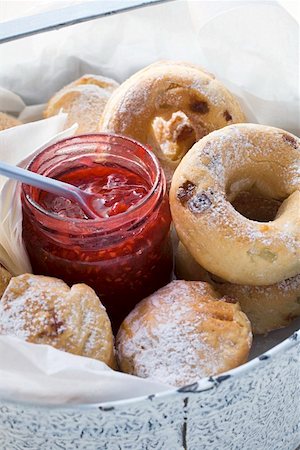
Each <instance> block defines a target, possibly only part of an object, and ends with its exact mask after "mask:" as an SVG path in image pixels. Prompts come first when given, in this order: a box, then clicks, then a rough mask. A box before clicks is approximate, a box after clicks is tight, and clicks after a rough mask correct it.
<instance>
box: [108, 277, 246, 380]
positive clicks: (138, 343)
mask: <svg viewBox="0 0 300 450" xmlns="http://www.w3.org/2000/svg"><path fill="white" fill-rule="evenodd" d="M251 343H252V333H251V327H250V322H249V320H248V319H247V317H246V315H245V314H244V313H243V312H242V311H241V309H240V306H239V304H238V303H232V302H231V300H230V299H229V298H226V297H222V296H221V295H220V294H218V293H217V292H216V291H215V290H214V288H213V287H212V286H210V285H209V284H208V283H203V282H197V281H196V282H192V281H179V280H178V281H173V282H172V283H170V284H168V285H167V286H165V287H163V288H162V289H159V290H158V291H157V292H155V293H154V294H152V295H150V296H149V297H147V298H146V299H144V300H143V301H141V302H140V303H139V304H138V305H137V306H136V307H135V309H134V310H133V311H132V312H131V313H130V314H129V316H128V317H127V318H126V319H125V320H124V322H123V324H122V325H121V327H120V330H119V332H118V336H117V341H116V346H117V358H118V362H119V365H120V368H121V370H123V371H124V372H127V373H130V374H133V375H137V376H140V377H143V378H146V377H151V378H153V379H156V380H158V381H161V382H163V383H167V384H170V385H174V386H182V385H185V384H190V383H193V382H195V381H196V380H199V379H200V378H202V377H206V376H211V375H217V374H219V373H221V372H224V371H226V370H229V369H232V368H234V367H237V366H239V365H240V364H243V363H244V362H246V361H247V358H248V354H249V350H250V347H251Z"/></svg>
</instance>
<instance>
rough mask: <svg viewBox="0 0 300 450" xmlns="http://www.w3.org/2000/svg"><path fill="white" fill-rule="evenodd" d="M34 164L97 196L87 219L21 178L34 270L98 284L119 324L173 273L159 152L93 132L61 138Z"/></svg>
mask: <svg viewBox="0 0 300 450" xmlns="http://www.w3.org/2000/svg"><path fill="white" fill-rule="evenodd" d="M29 169H30V170H32V171H34V172H38V173H40V174H43V175H46V176H50V177H52V178H56V179H59V180H62V181H65V182H67V183H70V184H73V185H75V186H77V187H79V188H80V189H82V190H83V191H85V192H87V193H90V194H94V195H95V196H97V197H98V198H97V202H96V205H97V208H98V210H99V218H96V219H90V218H88V217H87V216H86V214H85V212H84V211H83V210H82V209H81V208H80V206H79V205H77V204H75V203H73V202H71V201H70V200H67V199H65V198H63V197H56V196H54V195H53V194H49V193H46V192H44V191H41V190H39V189H37V188H34V187H30V186H26V185H23V187H22V203H23V239H24V242H25V245H26V249H27V251H28V254H29V258H30V261H31V264H32V269H33V272H34V273H36V274H43V275H50V276H54V277H57V278H61V279H63V280H64V281H66V282H67V283H68V284H70V285H71V284H74V283H86V284H88V285H89V286H91V287H93V288H94V289H95V291H96V292H97V294H98V295H99V297H100V298H101V301H102V302H103V304H104V305H105V306H106V308H107V312H108V314H109V316H110V318H111V320H112V323H113V326H114V329H115V330H116V329H117V327H118V326H119V324H120V322H121V321H122V320H123V319H124V318H125V316H126V315H127V314H128V313H129V312H130V311H131V310H132V308H133V307H134V305H135V304H136V303H137V302H138V301H139V300H141V299H142V298H144V297H145V296H147V295H149V294H150V293H152V292H154V291H155V290H157V289H158V288H159V287H161V286H163V285H165V284H166V283H168V282H169V281H170V277H171V273H172V251H171V244H170V235H169V230H170V222H171V216H170V211H169V202H168V198H167V194H166V185H165V178H164V174H163V172H162V170H161V168H160V166H159V164H158V162H157V160H156V158H155V157H154V155H153V154H152V153H151V152H150V151H149V150H148V149H146V148H145V147H143V146H142V145H140V144H138V143H137V142H135V141H132V140H130V139H127V138H124V137H120V136H113V135H102V134H95V135H85V136H77V137H75V138H69V139H66V140H64V141H61V142H58V143H57V144H55V145H53V146H51V147H49V148H47V149H45V150H44V151H42V152H41V153H40V154H39V155H37V156H36V157H35V159H34V160H33V161H32V162H31V164H30V166H29ZM98 200H99V202H98ZM89 206H90V205H89ZM93 206H95V203H94V200H93ZM94 210H95V208H94Z"/></svg>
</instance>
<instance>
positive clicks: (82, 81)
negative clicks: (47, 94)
mask: <svg viewBox="0 0 300 450" xmlns="http://www.w3.org/2000/svg"><path fill="white" fill-rule="evenodd" d="M118 86H119V84H118V83H117V82H116V81H114V80H112V79H110V78H105V77H101V76H100V75H84V76H83V77H81V78H79V79H78V80H75V81H73V82H72V83H70V84H68V85H67V86H65V87H64V88H62V89H61V90H60V91H59V92H57V93H56V94H55V95H54V96H53V97H52V98H51V99H50V100H49V102H48V104H47V107H46V109H45V111H44V116H45V117H51V116H53V115H56V114H58V113H59V111H60V110H62V111H63V112H66V113H68V119H67V122H66V125H65V127H66V128H68V127H70V126H71V125H73V124H74V123H75V122H77V123H78V129H77V131H76V134H77V135H79V134H84V133H95V132H97V131H98V124H99V120H100V117H101V114H102V112H103V110H104V107H105V105H106V103H107V101H108V99H109V97H110V95H111V93H112V92H113V91H114V90H115V89H116V88H117V87H118Z"/></svg>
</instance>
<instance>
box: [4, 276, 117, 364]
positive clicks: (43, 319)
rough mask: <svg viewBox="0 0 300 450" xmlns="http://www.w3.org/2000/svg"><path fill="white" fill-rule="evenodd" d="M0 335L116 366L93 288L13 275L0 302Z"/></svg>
mask: <svg viewBox="0 0 300 450" xmlns="http://www.w3.org/2000/svg"><path fill="white" fill-rule="evenodd" d="M0 333H1V334H7V335H12V336H16V337H19V338H20V339H24V340H26V341H28V342H33V343H36V344H48V345H51V346H53V347H55V348H57V349H59V350H63V351H67V352H70V353H74V354H76V355H81V356H87V357H90V358H94V359H98V360H100V361H103V362H105V363H107V364H108V365H111V366H114V349H113V336H112V331H111V325H110V321H109V318H108V316H107V314H106V311H105V308H104V306H103V305H102V304H101V302H100V300H99V298H98V297H97V295H96V294H95V292H94V291H93V289H91V288H90V287H89V286H87V285H85V284H76V285H74V286H72V288H69V286H67V285H66V283H64V282H63V281H61V280H58V279H57V278H50V277H45V276H41V275H31V274H24V275H20V276H18V277H15V278H12V279H11V281H10V283H9V285H8V287H7V289H6V291H5V293H4V295H3V297H2V299H1V302H0Z"/></svg>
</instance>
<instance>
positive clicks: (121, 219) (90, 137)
mask: <svg viewBox="0 0 300 450" xmlns="http://www.w3.org/2000/svg"><path fill="white" fill-rule="evenodd" d="M101 138H112V139H114V140H117V141H120V144H125V145H126V142H129V143H130V144H134V145H136V146H138V147H139V148H142V149H143V151H144V152H145V153H146V154H147V156H148V157H149V158H150V160H151V162H152V163H153V164H154V173H155V179H154V182H153V185H152V186H151V188H150V189H149V191H148V192H147V194H146V195H145V196H144V197H143V198H142V199H141V200H140V201H138V202H137V203H135V204H134V205H132V206H131V207H130V208H128V209H127V210H126V211H124V212H122V213H120V214H117V215H115V216H109V217H99V218H95V219H81V218H70V217H63V216H60V215H58V214H55V213H52V212H51V211H48V210H46V209H44V208H43V207H42V206H41V205H39V204H38V203H37V202H35V201H34V200H33V199H32V198H31V196H30V194H29V193H28V191H27V190H29V189H30V186H28V185H24V184H23V186H22V189H23V191H24V193H25V199H26V201H27V202H28V203H29V204H30V205H31V206H32V207H34V209H35V210H36V211H37V212H38V213H40V214H42V215H43V216H44V217H47V219H48V220H49V219H52V220H53V221H55V222H56V223H57V224H58V223H60V224H64V223H69V224H70V222H72V223H74V225H76V226H81V225H84V226H86V225H87V222H89V224H90V225H92V226H100V227H101V226H103V225H104V224H106V225H108V224H109V226H110V228H116V227H119V226H120V225H122V226H123V225H124V224H126V223H129V222H131V221H132V220H133V219H134V218H135V216H136V213H137V211H140V210H141V209H142V208H143V207H144V206H145V205H146V204H147V203H148V201H149V200H150V199H151V198H152V197H153V196H154V195H155V193H156V192H157V190H158V187H159V186H160V184H161V183H162V184H163V193H165V192H166V181H165V176H164V172H163V170H162V168H161V166H160V164H159V162H158V159H157V157H156V156H155V154H154V153H153V152H152V151H151V150H150V149H149V148H147V146H145V145H144V144H141V143H140V142H138V141H136V140H135V139H132V138H129V137H127V136H123V135H118V134H114V133H86V134H82V135H77V136H72V137H68V138H65V139H61V140H59V141H57V142H55V143H54V144H51V145H50V146H48V147H46V148H44V149H43V150H42V151H41V152H39V153H38V154H36V155H35V156H34V157H33V159H32V160H31V161H30V162H29V164H28V165H27V169H28V170H30V168H31V167H32V165H33V164H34V162H35V161H36V159H37V158H38V157H41V155H43V154H46V153H47V152H49V151H50V150H55V149H56V147H57V148H58V149H61V148H67V147H69V146H70V145H80V144H84V143H101ZM103 143H106V144H109V142H103ZM26 191H27V192H26Z"/></svg>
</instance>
